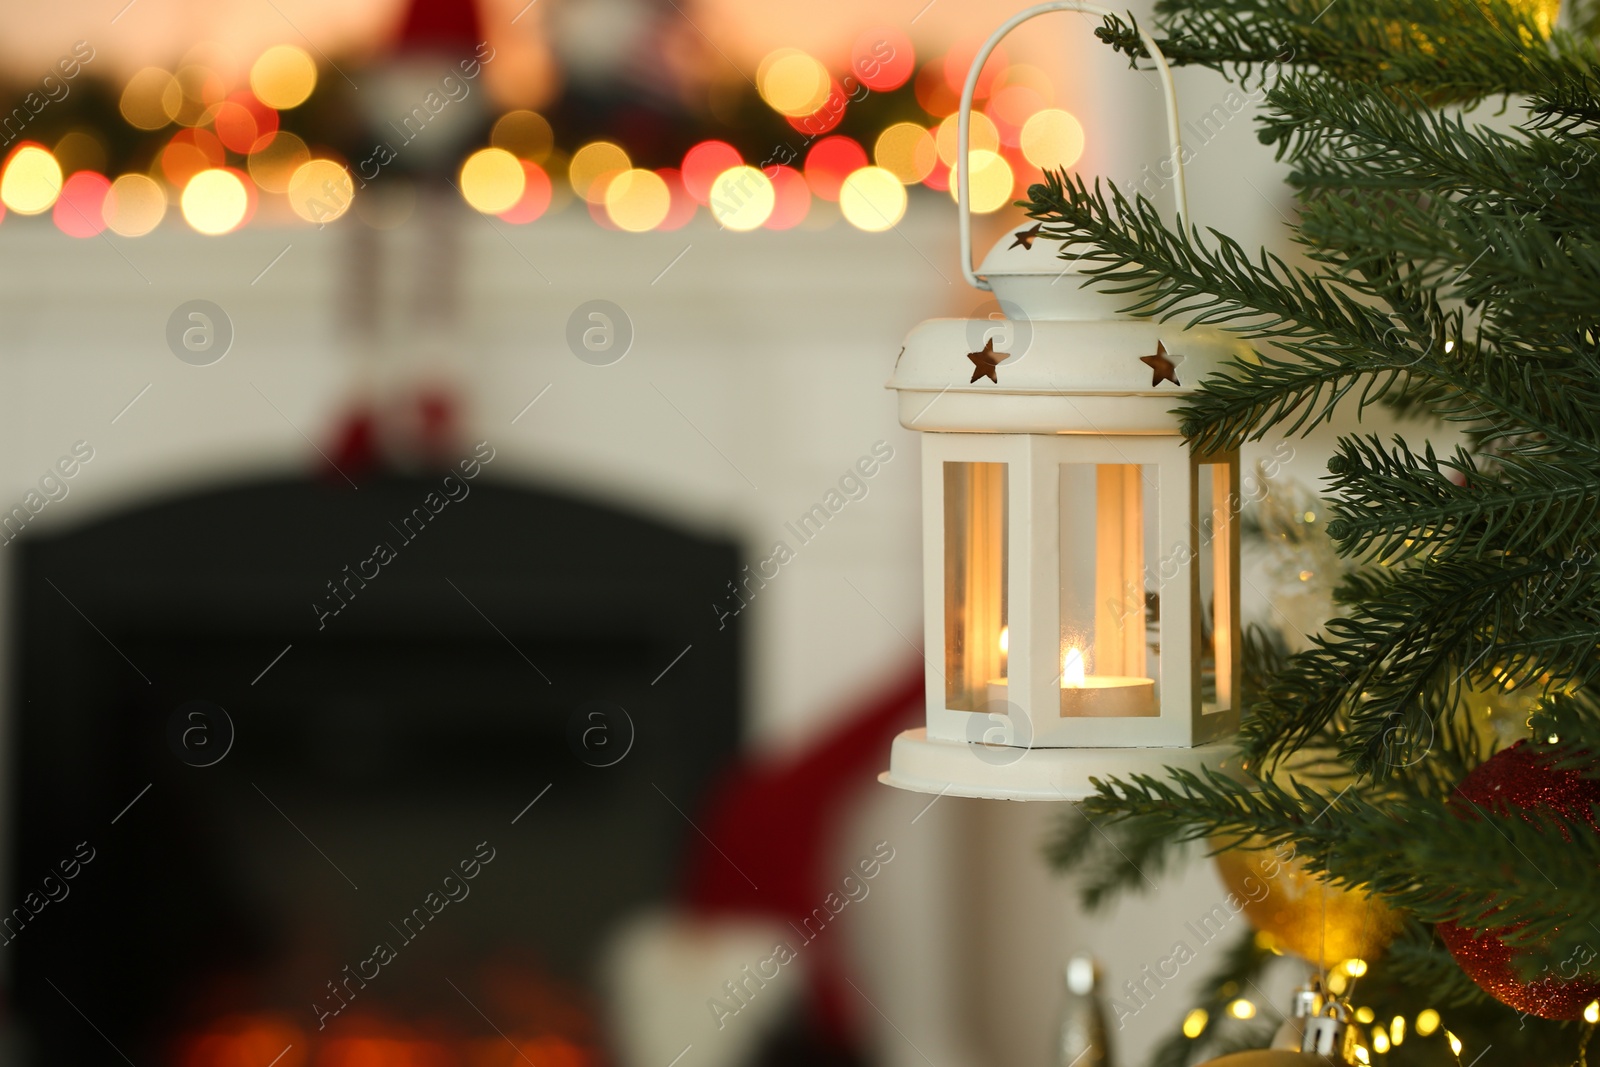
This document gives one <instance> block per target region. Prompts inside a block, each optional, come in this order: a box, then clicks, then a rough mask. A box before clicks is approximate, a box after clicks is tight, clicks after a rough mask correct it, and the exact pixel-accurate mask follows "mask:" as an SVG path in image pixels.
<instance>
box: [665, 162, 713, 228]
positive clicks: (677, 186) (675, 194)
mask: <svg viewBox="0 0 1600 1067" xmlns="http://www.w3.org/2000/svg"><path fill="white" fill-rule="evenodd" d="M656 173H657V174H659V175H661V180H662V181H664V182H666V183H667V192H669V193H671V194H672V206H671V207H669V208H668V209H667V217H666V218H664V219H662V220H661V223H660V224H659V225H658V226H656V229H658V230H680V229H682V228H683V227H685V226H687V225H689V220H691V219H693V218H694V213H695V209H696V208H697V207H698V206H699V205H698V201H696V200H695V198H694V197H692V196H690V195H689V190H688V189H686V188H685V187H684V184H683V173H682V172H681V171H679V170H678V169H677V168H675V167H663V168H662V169H660V170H658V171H656ZM707 184H708V185H709V183H707Z"/></svg>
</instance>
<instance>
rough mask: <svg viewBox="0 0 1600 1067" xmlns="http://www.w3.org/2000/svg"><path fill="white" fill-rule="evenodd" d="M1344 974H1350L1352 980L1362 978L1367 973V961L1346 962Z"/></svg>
mask: <svg viewBox="0 0 1600 1067" xmlns="http://www.w3.org/2000/svg"><path fill="white" fill-rule="evenodd" d="M1344 973H1345V974H1348V975H1349V976H1350V977H1351V978H1360V977H1361V976H1362V975H1364V974H1366V973H1367V961H1366V960H1354V959H1352V960H1345V961H1344Z"/></svg>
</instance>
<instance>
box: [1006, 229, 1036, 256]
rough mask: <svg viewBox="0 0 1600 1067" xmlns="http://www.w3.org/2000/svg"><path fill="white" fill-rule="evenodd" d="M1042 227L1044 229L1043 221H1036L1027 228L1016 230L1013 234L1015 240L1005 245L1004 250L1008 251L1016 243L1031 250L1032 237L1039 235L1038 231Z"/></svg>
mask: <svg viewBox="0 0 1600 1067" xmlns="http://www.w3.org/2000/svg"><path fill="white" fill-rule="evenodd" d="M1042 229H1044V223H1042V222H1036V223H1034V224H1033V226H1032V227H1030V228H1029V229H1026V230H1018V231H1017V232H1016V234H1015V237H1016V240H1014V241H1012V242H1011V243H1010V244H1009V245H1007V246H1006V250H1007V251H1010V250H1011V249H1013V248H1015V247H1017V246H1018V245H1021V246H1022V247H1023V248H1026V249H1029V250H1031V249H1032V248H1033V239H1034V238H1035V237H1038V236H1039V231H1040V230H1042Z"/></svg>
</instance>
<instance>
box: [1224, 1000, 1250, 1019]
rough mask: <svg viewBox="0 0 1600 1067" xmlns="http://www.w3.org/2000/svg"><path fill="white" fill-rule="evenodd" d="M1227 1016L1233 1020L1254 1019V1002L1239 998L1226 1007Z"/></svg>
mask: <svg viewBox="0 0 1600 1067" xmlns="http://www.w3.org/2000/svg"><path fill="white" fill-rule="evenodd" d="M1228 1014H1229V1015H1231V1016H1233V1017H1234V1018H1235V1019H1254V1018H1255V1017H1256V1006H1255V1004H1254V1002H1252V1001H1248V1000H1245V999H1244V998H1243V997H1240V998H1239V999H1238V1000H1236V1001H1234V1002H1233V1003H1232V1004H1229V1005H1228Z"/></svg>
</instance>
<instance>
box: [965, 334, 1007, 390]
mask: <svg viewBox="0 0 1600 1067" xmlns="http://www.w3.org/2000/svg"><path fill="white" fill-rule="evenodd" d="M1010 354H1011V353H1009V352H996V351H995V350H994V338H993V337H990V338H987V339H985V340H984V342H983V351H982V352H968V353H967V358H968V359H970V360H972V377H971V378H969V379H967V384H968V385H971V384H972V383H973V382H975V381H977V380H978V379H979V378H987V379H989V380H990V381H991V382H993V383H994V384H996V385H999V384H1000V378H999V376H998V375H996V374H995V372H994V369H995V368H996V367H998V366H999V365H1000V361H1001V360H1003V359H1005V358H1006V357H1007V356H1009V355H1010Z"/></svg>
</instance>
